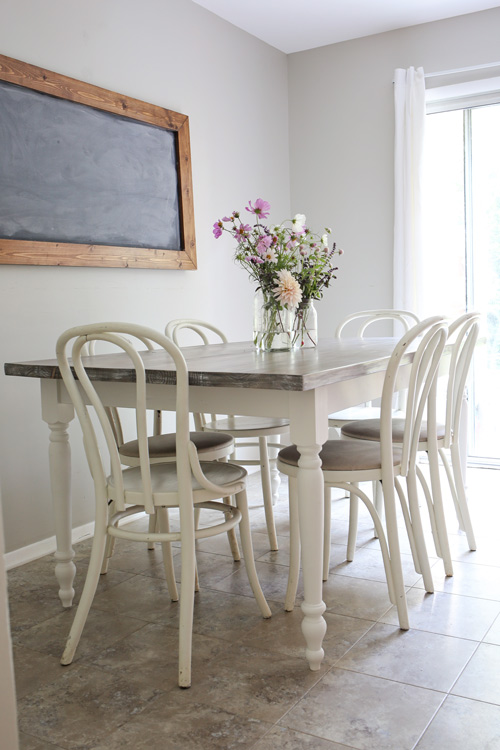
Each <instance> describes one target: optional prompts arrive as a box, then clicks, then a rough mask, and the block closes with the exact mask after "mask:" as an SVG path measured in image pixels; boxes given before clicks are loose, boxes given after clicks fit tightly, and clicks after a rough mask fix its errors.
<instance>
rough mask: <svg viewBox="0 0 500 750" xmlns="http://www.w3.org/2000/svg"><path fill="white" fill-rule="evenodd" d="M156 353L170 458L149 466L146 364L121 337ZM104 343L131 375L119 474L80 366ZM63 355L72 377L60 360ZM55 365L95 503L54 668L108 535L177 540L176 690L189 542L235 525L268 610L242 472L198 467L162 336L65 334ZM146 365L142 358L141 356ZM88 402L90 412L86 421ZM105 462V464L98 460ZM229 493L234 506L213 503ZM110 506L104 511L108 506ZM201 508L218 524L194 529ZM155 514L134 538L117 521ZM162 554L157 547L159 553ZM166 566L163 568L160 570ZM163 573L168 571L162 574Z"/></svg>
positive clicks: (187, 612) (186, 679)
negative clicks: (135, 459) (164, 383)
mask: <svg viewBox="0 0 500 750" xmlns="http://www.w3.org/2000/svg"><path fill="white" fill-rule="evenodd" d="M132 337H138V338H139V340H140V341H142V342H144V340H145V339H148V340H149V341H150V342H151V344H152V345H156V346H157V347H160V348H163V349H164V350H165V352H166V353H167V355H168V356H169V358H170V360H171V361H173V365H174V366H175V370H176V438H175V443H176V446H175V448H176V458H175V461H170V462H167V463H151V462H150V457H149V450H148V435H147V414H146V366H147V365H146V364H145V362H144V360H143V357H141V354H140V353H139V352H137V350H136V348H135V346H134V344H133V343H131V341H130V340H129V339H131V338H132ZM94 340H95V341H105V342H108V343H109V344H111V345H113V346H114V347H116V349H117V350H118V351H120V352H125V353H126V354H127V355H128V357H129V358H130V366H131V368H133V370H135V382H136V388H135V415H136V425H137V440H138V445H139V465H138V466H135V467H128V468H124V467H123V465H122V461H121V457H120V454H119V451H118V447H117V444H116V440H115V435H114V433H113V429H112V427H111V424H110V421H109V417H108V414H107V412H106V409H105V407H104V405H103V403H102V401H101V399H100V397H99V395H98V393H97V391H96V389H95V387H94V385H93V383H92V381H91V380H90V379H89V377H88V375H87V372H86V370H85V367H84V364H83V363H82V349H83V348H84V346H85V344H86V342H91V341H94ZM69 353H71V357H72V366H73V368H74V372H75V375H74V374H73V372H72V366H71V364H70V361H69V358H68V354H69ZM57 359H58V363H59V368H60V371H61V375H62V378H63V380H64V384H65V386H66V388H67V391H68V393H69V396H70V398H71V400H72V402H73V404H74V406H75V410H76V413H77V416H78V420H79V422H80V425H81V428H82V431H83V439H84V445H85V452H86V455H87V460H88V462H89V468H90V472H91V475H92V478H93V481H94V489H95V499H96V519H95V532H94V540H93V545H92V552H91V556H90V563H89V567H88V573H87V577H86V579H85V585H84V588H83V593H82V596H81V599H80V603H79V605H78V609H77V612H76V615H75V618H74V621H73V624H72V627H71V630H70V633H69V637H68V640H67V643H66V648H65V650H64V653H63V656H62V659H61V663H62V664H63V665H66V664H70V663H71V662H72V661H73V658H74V655H75V651H76V648H77V646H78V643H79V641H80V636H81V633H82V631H83V628H84V626H85V622H86V620H87V615H88V613H89V610H90V607H91V605H92V601H93V599H94V595H95V591H96V587H97V583H98V580H99V574H100V571H101V569H102V564H103V558H104V554H105V547H106V540H107V538H108V537H114V538H121V539H128V540H135V541H138V542H146V541H150V540H153V541H158V542H161V543H162V546H163V545H165V544H169V543H170V542H172V541H180V542H181V565H182V569H181V597H180V621H179V680H178V681H179V686H181V687H189V686H190V684H191V646H192V623H193V607H194V591H195V567H196V565H195V539H199V538H206V537H210V536H214V535H215V534H220V533H222V532H226V531H227V530H228V529H230V528H234V527H235V526H237V525H238V526H239V529H240V537H241V543H242V547H243V553H244V559H245V566H246V570H247V573H248V577H249V580H250V584H251V587H252V590H253V593H254V596H255V598H256V600H257V604H258V606H259V608H260V611H261V613H262V615H263V616H264V617H270V616H271V611H270V609H269V607H268V605H267V602H266V600H265V598H264V595H263V593H262V590H261V587H260V584H259V581H258V578H257V573H256V570H255V563H254V558H253V550H252V539H251V535H250V524H249V517H248V507H247V499H246V489H245V486H246V471H245V469H243V468H242V467H240V466H234V465H232V464H228V463H222V462H218V461H207V462H205V461H203V462H200V460H199V456H198V451H197V449H196V446H195V444H194V443H193V442H192V441H191V440H190V437H189V412H188V370H187V365H186V362H185V359H184V357H183V355H182V352H181V351H180V350H179V349H178V347H177V346H176V345H175V344H174V343H173V342H172V341H170V340H169V339H167V338H166V337H165V336H164V335H163V334H160V333H157V332H156V331H154V330H153V329H150V328H145V327H143V326H138V325H133V324H127V323H100V324H93V325H87V326H80V327H77V328H72V329H70V330H68V331H66V332H65V333H63V334H62V335H61V336H60V338H59V340H58V342H57ZM144 359H145V360H146V362H147V358H144ZM86 402H88V403H89V404H90V405H91V407H92V409H91V410H92V411H93V412H94V413H95V416H96V418H97V419H96V420H92V419H91V415H90V411H91V410H90V409H89V407H88V406H87V405H86ZM100 444H101V445H102V444H104V445H105V446H106V448H107V451H106V452H107V457H108V458H109V465H110V467H111V472H110V474H109V475H108V474H107V471H106V469H105V465H104V462H103V459H102V457H101V453H100ZM106 463H107V462H106ZM228 495H233V496H234V497H235V503H236V506H235V507H234V506H232V505H230V504H229V503H227V502H224V501H221V500H220V498H223V497H226V496H228ZM110 507H111V508H112V510H111V511H110V510H109V508H110ZM173 507H175V508H178V509H179V516H180V531H179V532H175V533H174V532H170V531H168V521H167V518H166V515H167V509H169V508H173ZM195 507H197V508H207V509H210V510H211V511H216V512H217V513H220V514H221V517H222V520H221V521H220V522H219V523H213V524H212V525H210V526H207V527H205V528H203V529H199V530H195V524H194V508H195ZM144 512H146V513H148V514H150V515H153V514H156V515H158V518H159V530H158V531H154V532H139V531H132V530H130V528H129V526H128V525H127V526H119V525H118V523H119V521H121V520H122V519H124V518H126V517H130V516H133V515H134V514H138V513H144ZM164 551H165V549H164ZM167 567H168V566H167V565H166V568H167ZM167 572H168V571H167Z"/></svg>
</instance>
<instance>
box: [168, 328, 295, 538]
mask: <svg viewBox="0 0 500 750" xmlns="http://www.w3.org/2000/svg"><path fill="white" fill-rule="evenodd" d="M186 329H188V330H191V331H193V332H194V333H195V334H197V336H198V337H199V338H200V339H201V340H202V342H203V344H208V343H209V337H208V334H209V333H212V334H214V335H215V337H216V340H217V343H223V344H227V337H226V335H225V334H224V333H223V332H222V331H221V330H220V329H219V328H217V327H216V326H214V325H212V324H211V323H207V322H205V321H203V320H194V319H189V318H179V319H177V320H171V321H170V322H169V323H168V324H167V327H166V329H165V335H166V336H168V337H169V338H171V339H172V340H173V341H174V342H175V343H176V344H177V345H179V334H180V332H181V331H182V330H186ZM194 418H195V426H196V429H197V430H201V431H203V432H207V433H210V434H220V433H223V434H227V435H231V436H232V437H233V438H234V440H235V446H234V451H233V453H232V455H231V457H230V459H229V460H230V461H231V463H235V464H238V465H240V466H260V472H261V483H262V496H263V502H264V512H265V517H266V526H267V533H268V537H269V545H270V548H271V550H277V549H278V539H277V536H276V527H275V523H274V512H273V488H272V478H271V464H272V463H274V464H275V462H276V459H275V458H271V457H270V455H269V450H270V449H279V448H281V447H282V446H281V444H279V443H271V442H270V441H269V438H273V437H277V436H279V435H284V434H286V433H287V432H288V430H289V422H288V420H286V419H278V418H275V417H244V416H224V417H221V416H219V418H217V415H215V414H212V415H211V418H210V419H207V415H206V414H195V415H194ZM255 440H257V441H258V450H259V459H258V460H257V459H251V458H241V457H239V456H237V455H236V450H237V449H241V448H248V447H255V446H256V443H255V442H254V441H255ZM277 481H279V475H278V474H277Z"/></svg>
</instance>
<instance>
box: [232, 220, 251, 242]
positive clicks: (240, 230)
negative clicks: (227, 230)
mask: <svg viewBox="0 0 500 750" xmlns="http://www.w3.org/2000/svg"><path fill="white" fill-rule="evenodd" d="M251 231H252V227H251V226H250V224H240V225H239V227H236V229H235V230H234V236H235V237H236V239H237V240H241V239H243V238H244V237H248V235H249V234H250V232H251Z"/></svg>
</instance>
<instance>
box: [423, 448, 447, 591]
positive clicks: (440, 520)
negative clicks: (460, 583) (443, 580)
mask: <svg viewBox="0 0 500 750" xmlns="http://www.w3.org/2000/svg"><path fill="white" fill-rule="evenodd" d="M427 455H428V457H429V470H430V475H431V488H432V506H433V508H434V518H435V524H436V532H437V537H438V540H439V544H438V547H439V555H440V557H441V559H442V560H443V565H444V572H445V575H447V576H452V575H453V563H452V561H451V552H450V544H449V541H448V530H447V528H446V519H445V516H444V506H443V495H442V493H441V478H440V476H439V456H438V452H437V449H435V450H431V451H428V453H427Z"/></svg>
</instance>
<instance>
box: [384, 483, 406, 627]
mask: <svg viewBox="0 0 500 750" xmlns="http://www.w3.org/2000/svg"><path fill="white" fill-rule="evenodd" d="M382 492H383V495H384V507H385V520H386V529H387V545H388V549H389V554H390V568H391V577H392V585H393V588H394V596H395V598H396V608H397V610H398V619H399V627H400V628H401V630H409V629H410V620H409V617H408V604H407V602H406V591H405V585H404V579H403V568H402V565H401V552H400V548H399V536H398V522H397V516H396V503H395V496H394V485H393V483H392V482H390V483H387V482H384V483H383V485H382ZM379 533H380V532H379Z"/></svg>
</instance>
